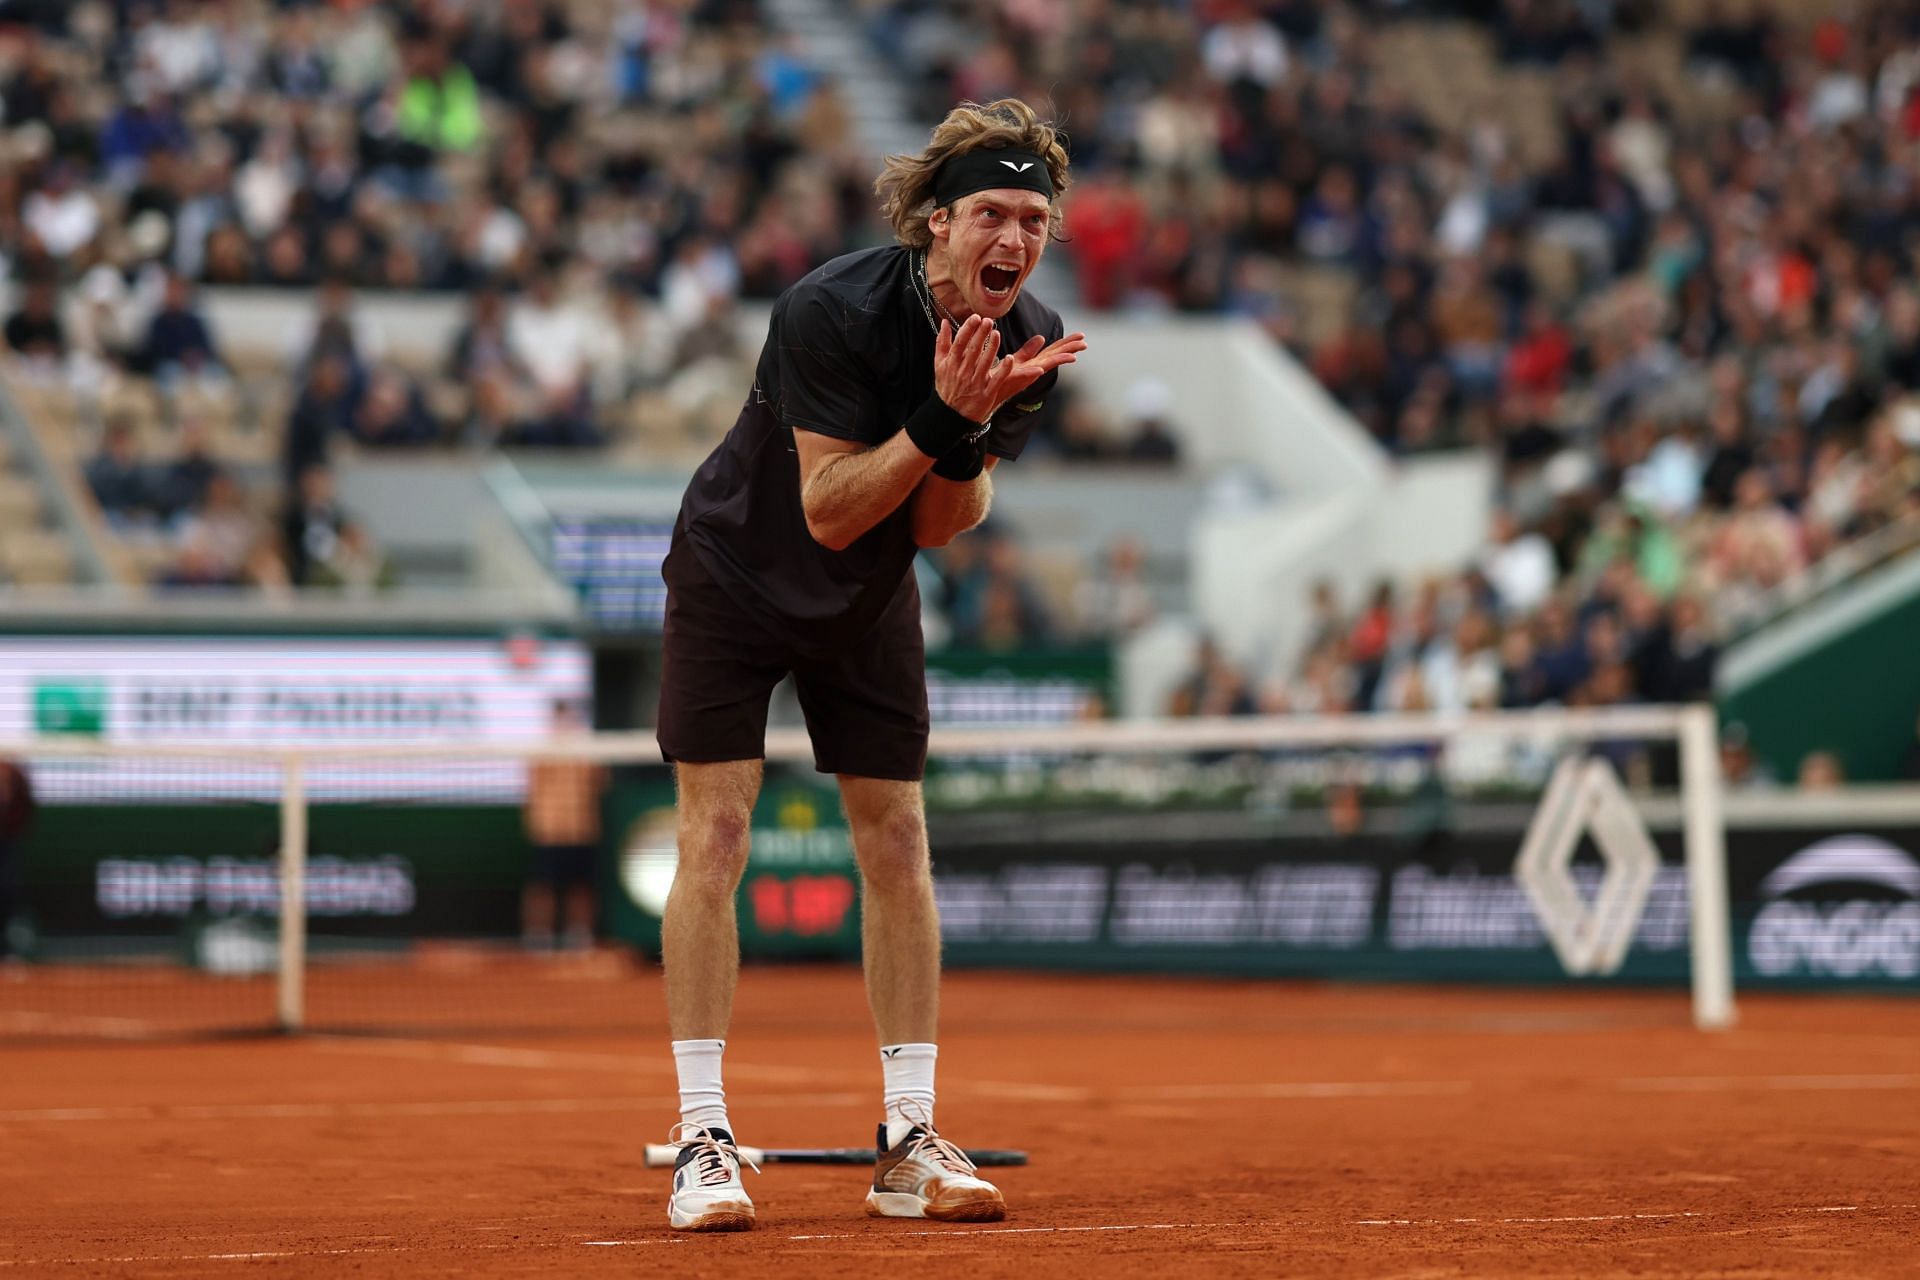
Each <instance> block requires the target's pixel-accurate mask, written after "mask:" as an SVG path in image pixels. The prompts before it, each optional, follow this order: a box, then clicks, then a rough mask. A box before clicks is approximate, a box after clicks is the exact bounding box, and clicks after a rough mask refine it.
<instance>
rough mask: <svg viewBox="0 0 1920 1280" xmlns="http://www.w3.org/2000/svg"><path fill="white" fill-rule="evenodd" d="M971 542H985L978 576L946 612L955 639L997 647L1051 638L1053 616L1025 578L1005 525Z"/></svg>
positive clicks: (1003, 648) (1037, 643)
mask: <svg viewBox="0 0 1920 1280" xmlns="http://www.w3.org/2000/svg"><path fill="white" fill-rule="evenodd" d="M955 541H956V543H958V542H962V541H966V539H956V540H955ZM975 541H980V542H984V543H985V546H984V547H983V548H982V549H981V552H980V561H979V564H978V567H977V571H976V576H975V577H974V579H973V581H972V583H971V584H970V589H969V592H968V594H967V595H966V596H965V597H962V598H961V602H960V603H958V604H957V605H956V607H955V608H954V609H953V610H952V611H951V612H950V613H949V614H948V621H949V622H950V623H951V624H952V626H953V637H954V642H955V643H956V644H961V645H967V646H974V647H979V648H984V649H992V650H994V651H996V652H1005V651H1008V650H1012V649H1018V648H1023V647H1038V646H1044V645H1046V644H1049V643H1051V641H1052V640H1053V634H1054V633H1053V620H1052V617H1051V616H1050V614H1049V612H1048V610H1047V607H1046V605H1045V604H1044V603H1043V602H1042V600H1041V598H1040V593H1039V592H1038V591H1037V590H1036V589H1035V588H1034V586H1033V583H1032V582H1031V581H1029V580H1028V578H1027V575H1026V569H1025V565H1024V560H1023V556H1022V552H1021V547H1020V544H1019V542H1018V541H1016V540H1015V539H1014V538H1013V537H1012V536H1011V535H1010V534H1008V533H1007V532H1006V531H1005V530H1004V529H995V530H990V531H987V532H986V536H985V537H984V538H980V539H975Z"/></svg>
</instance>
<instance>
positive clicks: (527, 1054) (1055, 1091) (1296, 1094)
mask: <svg viewBox="0 0 1920 1280" xmlns="http://www.w3.org/2000/svg"><path fill="white" fill-rule="evenodd" d="M314 1043H315V1044H316V1046H317V1047H319V1048H322V1049H326V1050H329V1051H331V1052H336V1053H356V1052H359V1053H375V1054H382V1055H388V1056H393V1057H401V1058H417V1059H425V1060H428V1061H435V1062H458V1063H463V1064H467V1065H472V1066H486V1067H517V1068H527V1069H533V1070H549V1069H558V1070H568V1069H576V1068H577V1069H583V1070H596V1071H597V1070H606V1071H615V1072H618V1073H620V1074H622V1075H632V1074H634V1073H635V1072H636V1070H641V1069H645V1070H654V1071H656V1073H664V1072H665V1071H666V1069H667V1067H668V1064H667V1063H665V1062H664V1061H663V1060H661V1059H659V1058H658V1057H657V1056H656V1055H646V1054H636V1055H633V1056H631V1057H628V1056H625V1055H621V1054H611V1053H577V1052H571V1051H555V1050H551V1049H520V1048H510V1047H507V1046H504V1045H487V1044H453V1043H446V1042H421V1041H415V1040H402V1039H387V1038H383V1037H362V1036H326V1037H321V1038H317V1039H316V1040H315V1042H314ZM727 1074H728V1075H730V1076H732V1077H734V1078H735V1079H739V1080H764V1081H769V1082H785V1083H794V1084H855V1083H857V1084H862V1085H864V1084H866V1083H868V1077H867V1076H866V1075H865V1073H862V1074H861V1075H860V1076H859V1077H858V1079H857V1080H856V1079H855V1078H854V1077H852V1076H850V1075H848V1074H847V1073H846V1072H836V1071H816V1070H813V1069H811V1068H807V1067H779V1066H764V1065H758V1064H755V1063H750V1062H729V1063H728V1064H727ZM1472 1087H1473V1085H1472V1083H1471V1082H1470V1081H1466V1080H1333V1081H1317V1080H1316V1081H1280V1082H1262V1083H1254V1084H1230V1085H1216V1084H1175V1085H1150V1086H1143V1087H1140V1088H1133V1089H1119V1090H1101V1089H1091V1088H1088V1087H1086V1086H1084V1085H1052V1084H1034V1083H1029V1082H1019V1081H1011V1080H968V1079H960V1080H954V1081H949V1082H948V1083H947V1084H945V1085H943V1086H942V1088H944V1089H945V1090H946V1091H947V1092H948V1093H950V1094H955V1093H957V1094H969V1095H973V1096H977V1097H983V1098H1006V1099H1010V1100H1014V1101H1022V1102H1093V1101H1095V1100H1098V1099H1104V1098H1112V1099H1116V1100H1120V1101H1127V1102H1153V1101H1170V1100H1175V1099H1204V1100H1214V1099H1218V1100H1220V1101H1229V1102H1230V1101H1239V1100H1254V1099H1260V1098H1371V1097H1398V1096H1406V1097H1437V1096H1443V1095H1450V1094H1460V1093H1466V1092H1468V1091H1469V1090H1470V1089H1472Z"/></svg>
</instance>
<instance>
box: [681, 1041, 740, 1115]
mask: <svg viewBox="0 0 1920 1280" xmlns="http://www.w3.org/2000/svg"><path fill="white" fill-rule="evenodd" d="M726 1047H727V1042H726V1041H725V1040H675V1041H674V1042H673V1065H674V1069H675V1070H677V1071H678V1072H679V1073H680V1119H681V1120H682V1121H684V1122H685V1123H687V1124H697V1125H699V1126H700V1127H701V1128H702V1129H725V1130H726V1131H727V1132H728V1133H732V1132H733V1125H732V1124H731V1123H730V1122H729V1121H728V1120H727V1091H726V1090H725V1089H724V1088H722V1087H721V1084H720V1054H721V1052H722V1051H723V1050H724V1049H726Z"/></svg>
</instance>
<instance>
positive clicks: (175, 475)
mask: <svg viewBox="0 0 1920 1280" xmlns="http://www.w3.org/2000/svg"><path fill="white" fill-rule="evenodd" d="M221 474H222V469H221V466H220V464H219V463H218V462H217V461H215V459H214V457H213V449H212V441H211V436H210V434H209V432H208V429H207V424H206V422H205V420H204V419H201V418H198V417H195V416H192V415H188V416H186V417H184V418H182V419H181V422H180V452H179V453H177V454H176V455H174V457H173V458H172V459H170V460H169V461H167V462H166V463H164V464H162V465H161V466H160V467H158V468H157V469H156V470H155V472H154V476H153V494H154V504H155V506H156V507H158V509H159V511H160V515H161V517H162V518H163V519H168V520H173V519H177V518H179V517H181V516H183V515H185V514H187V513H188V512H191V511H193V510H195V509H196V508H198V507H200V506H201V505H202V504H203V503H205V502H206V500H207V494H208V491H209V490H210V489H211V488H212V486H213V482H214V478H215V477H216V476H219V475H221Z"/></svg>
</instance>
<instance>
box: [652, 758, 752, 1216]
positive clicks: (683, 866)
mask: <svg viewBox="0 0 1920 1280" xmlns="http://www.w3.org/2000/svg"><path fill="white" fill-rule="evenodd" d="M760 771H761V762H760V761H758V760H735V761H728V762H725V763H721V764H681V765H678V766H676V767H675V770H674V777H675V781H676V782H677V783H678V785H679V827H680V829H679V841H680V862H679V868H678V870H676V871H675V873H674V877H673V889H672V890H671V891H670V892H669V893H668V894H667V909H666V914H665V915H664V916H663V917H662V919H661V922H660V953H661V960H662V962H663V963H664V966H665V969H666V985H667V1024H668V1026H669V1027H671V1028H672V1032H673V1042H674V1043H673V1056H674V1065H675V1067H676V1068H677V1069H678V1071H679V1076H680V1119H681V1124H680V1125H679V1126H678V1127H677V1128H676V1130H675V1135H676V1140H677V1141H679V1142H680V1144H681V1150H680V1160H679V1163H678V1164H676V1165H675V1167H674V1173H673V1195H672V1198H671V1199H670V1200H669V1202H668V1218H669V1221H670V1222H671V1224H672V1226H673V1227H674V1229H675V1230H677V1231H744V1230H746V1229H747V1228H749V1227H751V1226H752V1225H753V1202H752V1201H751V1200H750V1199H748V1198H747V1192H746V1188H745V1187H744V1186H742V1185H741V1182H740V1160H739V1155H738V1153H737V1152H736V1151H735V1150H734V1143H733V1127H732V1123H731V1122H730V1121H729V1120H728V1119H727V1109H726V1094H725V1091H724V1090H723V1088H722V1087H721V1082H720V1055H721V1052H722V1050H723V1049H724V1048H725V1047H726V1038H725V1037H726V1034H727V1024H728V1023H729V1022H730V1021H731V1020H732V1017H733V992H734V987H735V986H736V984H737V983H738V981H739V978H740V931H739V926H738V924H737V922H736V921H735V919H734V894H735V892H736V891H737V890H738V889H739V887H740V877H741V876H742V875H743V874H744V873H745V871H746V869H747V849H748V843H749V835H750V832H751V830H752V824H753V803H754V800H755V799H756V798H757V797H758V796H759V794H760Z"/></svg>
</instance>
